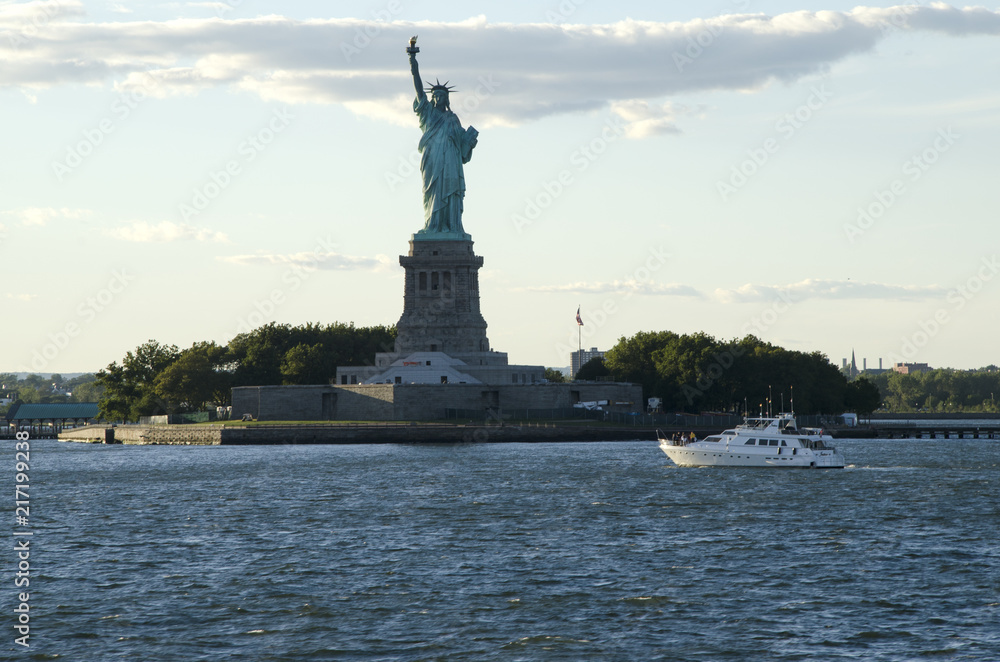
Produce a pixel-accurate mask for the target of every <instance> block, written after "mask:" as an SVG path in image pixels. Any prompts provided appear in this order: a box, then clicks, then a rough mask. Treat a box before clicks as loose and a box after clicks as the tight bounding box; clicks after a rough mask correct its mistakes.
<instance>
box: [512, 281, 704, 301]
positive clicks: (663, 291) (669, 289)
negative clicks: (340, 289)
mask: <svg viewBox="0 0 1000 662" xmlns="http://www.w3.org/2000/svg"><path fill="white" fill-rule="evenodd" d="M521 291H523V292H542V293H551V294H563V293H573V294H626V295H633V294H646V295H654V296H680V297H701V296H702V294H701V293H700V292H698V290H696V289H694V288H693V287H691V286H689V285H680V284H677V283H651V282H646V281H640V280H613V281H610V282H601V281H597V282H593V283H586V282H580V283H570V284H567V285H539V286H535V287H525V288H521Z"/></svg>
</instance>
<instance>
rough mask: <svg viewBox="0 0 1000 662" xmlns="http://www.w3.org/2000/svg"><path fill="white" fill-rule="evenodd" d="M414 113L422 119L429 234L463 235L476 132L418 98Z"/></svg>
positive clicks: (452, 114) (423, 171)
mask: <svg viewBox="0 0 1000 662" xmlns="http://www.w3.org/2000/svg"><path fill="white" fill-rule="evenodd" d="M413 112H415V113H416V114H417V117H418V118H419V119H420V130H421V131H423V136H421V138H420V145H419V146H418V148H417V149H418V150H419V151H420V174H421V176H422V177H423V180H424V230H423V232H425V233H434V232H449V233H462V232H464V230H463V229H462V210H463V198H465V172H464V169H463V168H462V164H464V163H468V162H469V159H471V158H472V149H473V146H474V144H473V143H474V141H475V131H474V130H470V131H464V130H463V129H462V123H461V122H459V120H458V116H457V115H456V114H455V113H453V112H451V111H450V110H443V109H440V108H436V107H434V105H433V104H431V102H430V99H428V98H427V97H417V99H416V100H415V101H414V102H413Z"/></svg>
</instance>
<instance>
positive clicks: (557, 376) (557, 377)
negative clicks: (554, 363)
mask: <svg viewBox="0 0 1000 662" xmlns="http://www.w3.org/2000/svg"><path fill="white" fill-rule="evenodd" d="M545 379H547V380H548V381H550V382H552V383H553V384H562V383H563V382H565V381H566V375H564V374H563V373H562V370H556V369H555V368H546V369H545Z"/></svg>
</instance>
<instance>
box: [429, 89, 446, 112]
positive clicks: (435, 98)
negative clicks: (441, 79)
mask: <svg viewBox="0 0 1000 662" xmlns="http://www.w3.org/2000/svg"><path fill="white" fill-rule="evenodd" d="M431 103H433V104H434V107H435V108H444V107H445V106H447V105H448V91H447V90H434V91H433V92H432V93H431Z"/></svg>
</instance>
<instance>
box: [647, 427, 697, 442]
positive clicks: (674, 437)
mask: <svg viewBox="0 0 1000 662" xmlns="http://www.w3.org/2000/svg"><path fill="white" fill-rule="evenodd" d="M656 438H657V439H659V440H660V442H661V443H662V442H666V443H667V445H668V446H687V445H688V444H689V443H691V442H692V441H693V440H692V439H689V438H688V437H687V436H686V435H680V437H679V438H678V437H677V435H676V434H673V435H669V436H668V435H666V434H664V432H663V430H660V429H657V430H656Z"/></svg>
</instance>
